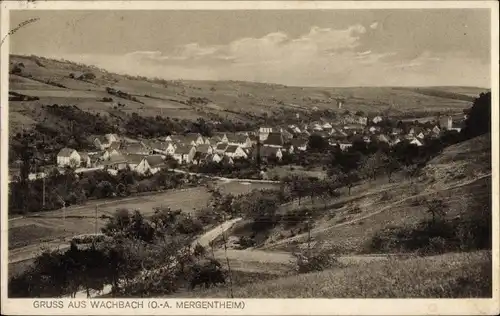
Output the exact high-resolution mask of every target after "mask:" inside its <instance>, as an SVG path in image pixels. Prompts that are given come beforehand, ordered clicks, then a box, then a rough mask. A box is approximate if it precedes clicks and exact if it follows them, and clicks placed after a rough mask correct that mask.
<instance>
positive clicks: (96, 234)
mask: <svg viewBox="0 0 500 316" xmlns="http://www.w3.org/2000/svg"><path fill="white" fill-rule="evenodd" d="M98 207H99V205H96V206H95V234H96V235H97V208H98Z"/></svg>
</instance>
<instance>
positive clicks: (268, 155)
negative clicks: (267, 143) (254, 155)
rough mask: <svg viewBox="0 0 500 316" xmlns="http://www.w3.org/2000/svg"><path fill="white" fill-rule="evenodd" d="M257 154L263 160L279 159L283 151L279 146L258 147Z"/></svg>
mask: <svg viewBox="0 0 500 316" xmlns="http://www.w3.org/2000/svg"><path fill="white" fill-rule="evenodd" d="M259 154H260V158H261V159H262V160H264V161H268V160H272V159H277V160H281V159H282V158H283V153H282V151H281V148H279V147H260V149H259Z"/></svg>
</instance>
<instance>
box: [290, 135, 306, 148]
mask: <svg viewBox="0 0 500 316" xmlns="http://www.w3.org/2000/svg"><path fill="white" fill-rule="evenodd" d="M290 142H291V143H292V145H293V147H294V149H296V150H299V151H306V150H307V139H300V138H294V139H292V140H291V141H290Z"/></svg>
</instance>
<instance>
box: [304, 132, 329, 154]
mask: <svg viewBox="0 0 500 316" xmlns="http://www.w3.org/2000/svg"><path fill="white" fill-rule="evenodd" d="M328 146H329V145H328V141H327V140H326V139H324V138H323V137H322V136H320V135H316V134H313V135H311V136H309V141H308V143H307V148H308V150H310V151H313V152H322V151H324V150H325V149H327V148H328Z"/></svg>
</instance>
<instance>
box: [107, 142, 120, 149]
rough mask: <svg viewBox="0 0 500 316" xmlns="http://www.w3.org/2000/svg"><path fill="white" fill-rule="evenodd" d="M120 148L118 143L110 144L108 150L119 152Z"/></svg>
mask: <svg viewBox="0 0 500 316" xmlns="http://www.w3.org/2000/svg"><path fill="white" fill-rule="evenodd" d="M120 147H121V143H120V142H112V143H111V144H109V147H108V149H111V150H112V149H114V150H119V149H120Z"/></svg>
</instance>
